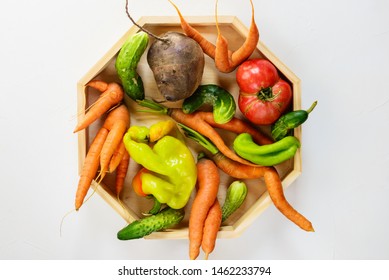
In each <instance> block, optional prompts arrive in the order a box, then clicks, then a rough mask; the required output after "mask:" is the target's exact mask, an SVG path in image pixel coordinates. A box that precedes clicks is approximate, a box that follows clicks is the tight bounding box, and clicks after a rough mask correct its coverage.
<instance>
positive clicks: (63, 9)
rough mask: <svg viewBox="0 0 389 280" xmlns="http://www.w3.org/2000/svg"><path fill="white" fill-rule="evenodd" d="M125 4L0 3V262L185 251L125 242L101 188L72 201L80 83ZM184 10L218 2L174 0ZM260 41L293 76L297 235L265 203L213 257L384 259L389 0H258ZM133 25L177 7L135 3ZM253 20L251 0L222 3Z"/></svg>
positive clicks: (388, 202)
mask: <svg viewBox="0 0 389 280" xmlns="http://www.w3.org/2000/svg"><path fill="white" fill-rule="evenodd" d="M124 3H125V1H124V0H120V1H119V0H110V1H109V0H105V1H103V0H93V1H92V0H83V1H75V0H69V1H48V0H36V1H26V0H20V1H11V0H3V1H2V8H1V9H0V38H1V44H0V46H1V52H0V67H1V71H2V72H1V75H0V79H1V80H0V81H1V83H0V98H1V99H0V106H1V108H0V128H1V137H0V164H1V176H0V178H1V179H0V180H1V181H0V188H1V195H0V259H168V260H169V259H187V258H188V242H187V240H135V241H130V242H121V241H118V240H117V239H116V233H117V231H118V230H119V229H120V228H122V227H123V226H124V225H125V223H124V221H123V219H122V218H121V217H120V216H118V214H117V213H116V212H115V211H114V210H112V209H111V207H110V206H108V205H107V204H106V203H105V202H104V201H103V200H102V199H101V198H100V197H99V196H97V195H95V196H93V198H92V199H90V200H89V201H88V204H87V205H85V206H86V207H83V209H82V211H79V212H78V213H73V214H71V215H69V216H68V217H67V218H66V219H65V221H64V223H63V227H62V235H60V231H59V228H60V222H61V219H62V217H63V216H64V215H65V214H66V213H67V212H68V211H69V210H71V209H72V207H73V199H74V193H75V188H76V186H77V180H78V175H77V164H78V162H77V153H78V151H77V137H76V135H74V134H73V133H72V131H73V128H74V126H75V123H76V122H75V121H76V119H75V115H76V95H77V94H76V83H77V81H78V80H79V79H80V78H81V77H82V76H83V75H84V74H85V73H86V72H87V71H88V70H89V69H90V68H91V67H92V66H93V65H94V64H95V62H97V61H98V60H99V59H100V58H101V57H102V56H103V55H104V54H105V53H106V52H107V51H108V50H109V49H110V47H111V46H112V45H113V44H114V43H115V42H116V41H117V40H118V39H119V38H120V37H121V36H122V35H123V34H124V33H125V32H126V31H127V30H128V29H129V28H130V27H131V23H130V21H129V20H128V18H127V17H126V15H125V12H124ZM175 3H176V4H178V5H179V7H181V9H182V12H183V14H184V15H213V13H214V1H210V0H208V1H206V0H196V1H195V0H190V1H189V0H187V1H184V0H176V1H175ZM254 5H255V9H256V21H257V24H258V27H259V29H260V32H261V40H262V41H263V42H264V43H265V44H266V45H267V46H268V47H269V48H270V49H271V50H272V51H273V52H274V53H275V54H276V55H277V56H278V57H279V58H280V59H281V60H282V61H283V62H284V63H285V64H286V65H287V66H288V67H289V68H291V69H292V70H293V72H294V73H295V74H296V75H297V76H298V77H299V78H300V79H301V80H302V105H303V107H304V108H307V107H309V105H310V104H311V103H312V102H313V101H314V100H318V101H319V103H318V106H317V107H316V109H315V111H314V112H313V113H312V114H311V116H310V118H309V120H308V121H307V122H306V123H305V124H304V126H303V142H302V145H303V146H302V155H303V173H302V175H301V176H300V177H299V178H298V179H297V180H296V181H295V182H294V183H293V184H292V185H291V186H289V188H288V189H287V191H286V196H287V198H288V200H289V201H290V203H291V204H292V205H294V206H295V208H297V209H298V210H299V211H300V212H302V213H304V214H305V215H306V216H307V217H309V219H310V220H311V221H312V222H313V224H314V227H315V230H316V231H315V233H306V232H304V231H302V230H300V229H299V228H297V227H296V226H295V225H294V224H292V223H290V222H289V221H287V220H286V219H285V218H284V217H282V215H281V214H280V213H279V212H278V211H277V210H276V209H275V208H274V207H273V206H271V207H269V208H268V209H267V210H266V211H265V212H264V213H263V214H262V215H261V216H260V217H259V218H258V219H257V220H256V221H255V222H254V223H253V225H252V226H251V227H249V228H248V229H247V230H246V231H245V232H244V233H243V234H242V235H241V236H240V237H239V238H236V239H221V240H218V242H217V246H216V249H215V251H214V253H212V255H211V257H210V258H211V259H215V260H216V259H274V260H277V259H297V260H299V259H314V260H323V259H373V260H374V259H388V258H389V241H388V236H389V224H388V220H389V185H388V182H389V148H388V125H389V92H388V88H389V71H388V69H387V67H388V65H389V2H388V1H385V0H357V1H351V0H350V1H346V0H336V1H335V0H328V1H323V0H320V1H318V0H310V1H307V0H302V1H286V0H272V1H270V0H267V1H266V0H254ZM130 9H131V13H132V15H133V17H134V18H135V19H138V18H140V17H141V16H143V15H145V16H148V15H150V16H151V15H176V14H175V11H174V10H173V8H172V7H171V5H170V4H169V3H168V1H165V0H142V1H139V0H131V1H130ZM219 14H220V15H223V14H224V15H236V16H238V17H239V18H240V19H241V20H242V21H243V22H244V23H245V24H246V25H249V18H250V6H249V2H248V1H237V0H221V1H219Z"/></svg>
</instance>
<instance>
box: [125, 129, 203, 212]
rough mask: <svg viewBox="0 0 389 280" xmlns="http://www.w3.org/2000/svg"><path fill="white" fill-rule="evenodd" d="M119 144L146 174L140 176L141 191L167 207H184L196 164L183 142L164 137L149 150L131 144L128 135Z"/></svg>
mask: <svg viewBox="0 0 389 280" xmlns="http://www.w3.org/2000/svg"><path fill="white" fill-rule="evenodd" d="M129 130H131V128H130V129H129ZM123 142H124V145H125V147H126V149H127V151H128V152H129V154H130V157H131V158H132V159H133V160H134V161H135V162H137V163H138V164H140V165H142V166H143V167H145V168H146V169H147V170H149V171H150V172H145V173H143V174H142V175H141V181H142V191H143V192H144V193H145V194H152V195H153V196H154V197H155V198H156V199H157V200H158V201H159V202H160V203H166V204H167V205H168V206H170V207H171V208H174V209H179V208H182V207H184V206H185V205H186V203H187V202H188V200H189V197H190V195H191V193H192V190H193V189H194V187H195V185H196V180H197V168H196V162H195V159H194V157H193V155H192V153H191V151H190V150H189V148H188V147H187V146H186V145H185V143H183V142H182V141H180V140H178V139H177V138H175V137H173V136H170V135H166V136H164V137H162V138H161V139H160V140H158V141H157V142H156V143H155V144H154V145H153V147H151V146H149V145H148V144H146V143H139V142H136V141H134V140H133V139H132V138H131V133H130V132H127V133H126V134H125V135H124V137H123Z"/></svg>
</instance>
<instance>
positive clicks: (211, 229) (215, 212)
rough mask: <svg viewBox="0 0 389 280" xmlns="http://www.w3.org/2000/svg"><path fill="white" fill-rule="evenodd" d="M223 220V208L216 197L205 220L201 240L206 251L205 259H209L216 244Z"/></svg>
mask: <svg viewBox="0 0 389 280" xmlns="http://www.w3.org/2000/svg"><path fill="white" fill-rule="evenodd" d="M221 222H222V210H221V207H220V203H219V200H218V199H217V198H216V199H215V202H214V203H213V205H212V207H211V208H210V209H209V211H208V215H207V218H206V220H205V222H204V234H203V240H202V242H201V248H202V249H203V252H204V253H205V259H206V260H207V259H208V256H209V254H210V253H212V252H213V250H214V249H215V245H216V239H217V234H218V232H219V229H220V225H221Z"/></svg>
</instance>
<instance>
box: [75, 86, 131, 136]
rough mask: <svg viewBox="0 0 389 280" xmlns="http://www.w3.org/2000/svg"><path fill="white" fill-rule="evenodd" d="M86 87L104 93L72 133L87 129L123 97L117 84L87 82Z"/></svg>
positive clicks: (121, 90)
mask: <svg viewBox="0 0 389 280" xmlns="http://www.w3.org/2000/svg"><path fill="white" fill-rule="evenodd" d="M87 86H90V87H93V88H96V89H97V90H99V91H101V90H104V91H103V93H102V94H101V95H100V96H99V98H98V99H97V100H96V102H95V103H93V105H92V106H91V107H90V108H89V110H88V111H87V112H86V114H85V116H84V117H83V119H82V120H80V121H79V123H78V124H77V126H76V128H75V129H74V131H73V132H74V133H75V132H78V131H80V130H82V129H84V128H86V127H88V126H89V125H90V124H91V123H93V122H94V121H95V120H97V119H98V118H99V117H101V116H102V115H103V114H104V113H106V112H107V111H108V110H109V109H111V108H112V107H113V106H115V105H117V104H119V103H120V102H121V101H122V99H123V96H124V93H123V89H122V87H121V86H120V85H119V84H117V83H105V82H104V81H100V80H94V81H91V82H89V83H88V84H87Z"/></svg>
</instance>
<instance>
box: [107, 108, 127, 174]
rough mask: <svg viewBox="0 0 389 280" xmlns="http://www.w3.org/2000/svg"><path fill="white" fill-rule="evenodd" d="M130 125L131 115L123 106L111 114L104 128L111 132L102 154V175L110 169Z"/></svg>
mask: <svg viewBox="0 0 389 280" xmlns="http://www.w3.org/2000/svg"><path fill="white" fill-rule="evenodd" d="M129 125H130V115H129V113H128V110H127V107H126V106H125V105H124V104H122V105H120V106H119V107H116V108H115V109H113V110H112V111H110V112H109V114H108V116H107V119H106V120H105V122H104V124H103V127H105V128H106V129H108V130H109V134H108V136H107V139H106V141H105V143H104V146H103V148H102V150H101V154H100V173H101V174H102V175H104V174H105V173H106V172H107V171H108V168H109V162H110V161H111V158H112V155H113V154H114V152H115V150H116V148H117V147H118V146H119V145H120V143H121V142H122V141H123V135H124V134H125V133H126V131H127V129H128V127H129Z"/></svg>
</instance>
